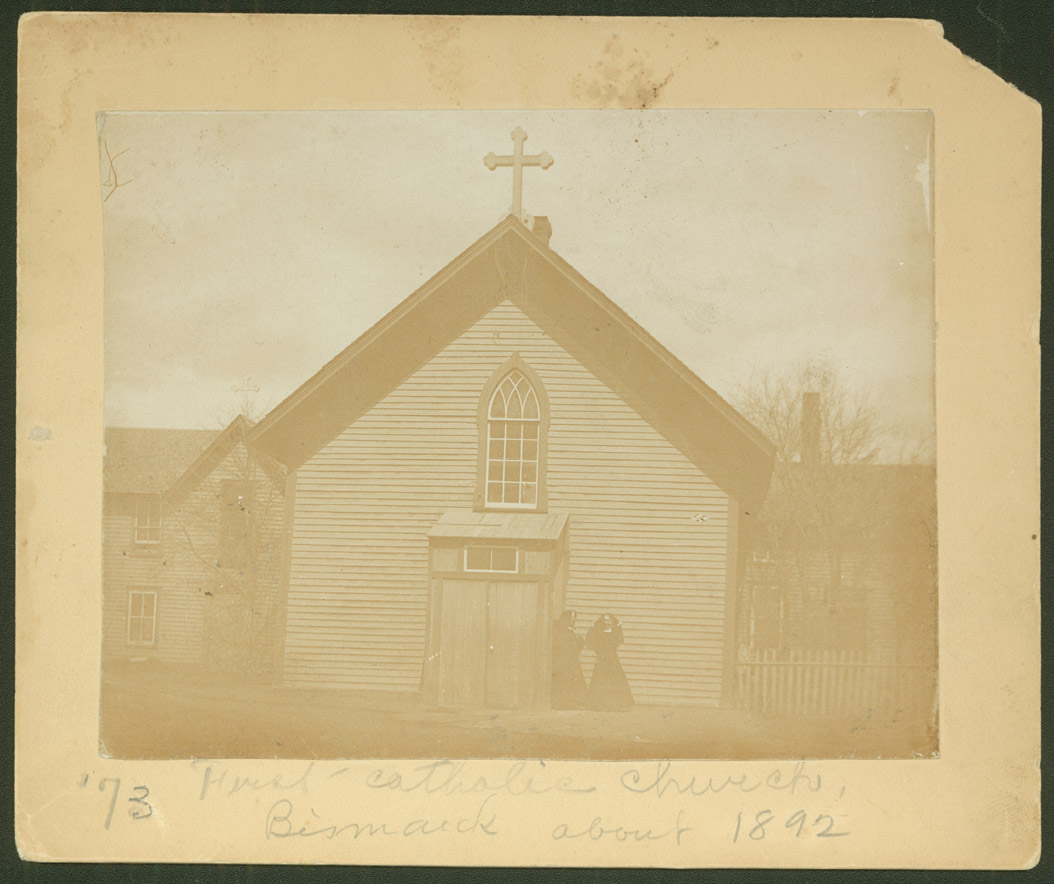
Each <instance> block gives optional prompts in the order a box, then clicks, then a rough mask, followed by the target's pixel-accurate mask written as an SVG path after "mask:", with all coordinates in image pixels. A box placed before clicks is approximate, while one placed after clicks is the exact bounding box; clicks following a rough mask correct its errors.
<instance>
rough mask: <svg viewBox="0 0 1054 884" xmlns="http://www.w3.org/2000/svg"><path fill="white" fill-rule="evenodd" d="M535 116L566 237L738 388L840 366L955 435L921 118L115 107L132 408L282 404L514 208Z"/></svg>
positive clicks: (908, 428)
mask: <svg viewBox="0 0 1054 884" xmlns="http://www.w3.org/2000/svg"><path fill="white" fill-rule="evenodd" d="M517 125H518V126H522V127H523V128H524V129H525V130H526V131H527V133H528V136H529V137H528V141H527V143H526V145H525V150H526V152H527V153H532V154H533V153H538V152H540V151H542V150H545V151H548V152H549V153H550V154H552V156H553V158H554V160H555V163H554V165H553V166H552V167H551V168H549V169H547V170H545V171H542V170H540V169H536V168H529V169H526V170H525V171H524V208H525V210H526V211H528V212H530V213H533V214H536V215H547V216H548V217H549V219H550V221H551V223H552V226H553V236H552V241H551V247H552V248H553V249H554V251H556V252H557V253H558V254H560V255H561V256H562V257H563V258H564V259H565V260H567V261H568V262H570V263H571V264H572V265H573V266H574V267H575V268H576V269H577V270H578V271H579V272H580V273H582V274H583V275H584V276H585V277H586V278H587V279H588V280H590V281H591V282H592V283H593V284H594V285H596V286H597V287H598V288H599V289H600V290H601V291H603V292H604V293H605V294H606V295H607V296H608V297H609V298H611V299H612V300H613V301H614V302H615V303H617V304H618V305H619V306H620V307H622V308H623V309H624V310H626V312H628V313H629V314H630V315H631V316H633V317H634V318H635V319H636V320H637V321H638V322H639V323H640V324H641V325H643V326H644V327H645V328H646V329H648V331H649V332H651V333H652V334H653V335H654V336H655V337H656V338H657V339H658V340H659V341H660V342H662V343H663V344H664V345H665V346H666V347H668V348H669V349H670V350H672V351H673V352H674V353H675V354H676V355H677V356H678V357H679V358H680V359H681V360H683V361H684V362H685V363H686V364H687V365H688V367H689V368H691V369H692V370H693V371H695V372H696V373H697V374H698V375H699V376H700V377H701V378H702V379H703V380H704V381H706V382H707V383H708V384H710V386H712V387H713V388H714V389H716V390H717V392H718V393H720V394H722V395H724V396H726V397H731V395H732V392H733V388H734V384H735V381H736V379H738V378H745V377H747V376H749V375H750V373H751V372H752V371H756V370H764V369H766V368H771V369H774V370H777V371H779V370H785V369H788V368H790V367H791V366H794V365H797V364H800V363H801V362H803V361H805V360H819V361H822V362H825V363H827V364H829V365H830V366H832V367H835V368H837V369H838V370H839V371H840V372H841V373H842V374H843V376H844V377H845V378H846V379H847V380H849V381H850V382H852V383H855V384H859V385H861V386H863V387H866V388H868V389H870V390H871V391H872V393H873V395H874V396H875V397H876V399H877V401H878V402H879V403H880V405H881V407H882V409H883V412H884V414H885V416H886V417H887V418H888V420H889V421H891V422H893V423H895V424H897V425H899V426H902V427H903V428H904V430H905V433H906V435H908V436H910V437H918V438H928V437H930V436H932V432H933V359H934V355H933V234H932V215H931V211H932V201H931V165H930V150H931V144H930V142H931V138H932V117H931V115H930V114H929V113H927V112H920V111H870V112H866V113H864V112H861V111H765V110H759V111H752V110H748V111H742V110H716V111H695V110H683V111H501V112H494V111H486V112H476V111H437V112H405V111H354V112H331V111H315V112H287V113H183V112H173V113H119V114H108V115H106V116H105V118H104V119H101V120H100V155H101V165H100V174H101V179H100V181H101V185H102V187H101V198H105V200H104V202H102V210H103V216H104V233H105V335H106V337H105V359H106V387H105V419H106V423H107V424H108V425H111V426H114V425H117V426H144V427H145V426H150V427H189V428H217V426H218V415H221V414H229V413H230V412H231V409H232V408H234V407H235V406H236V403H237V402H238V400H239V395H238V394H236V393H234V392H233V391H232V386H234V385H236V384H238V383H239V382H240V380H241V379H244V378H245V377H246V376H248V377H250V378H251V379H252V381H253V382H254V383H255V384H257V385H258V386H259V387H260V388H261V389H260V393H259V394H258V395H257V396H256V402H255V408H254V412H255V414H256V415H257V416H262V415H263V414H264V413H265V412H266V411H267V410H269V409H270V408H271V407H273V406H274V405H277V404H278V403H279V402H280V401H281V400H282V399H284V398H285V397H286V396H287V395H288V394H289V393H291V392H293V390H295V389H296V388H297V387H298V386H299V385H300V384H302V383H303V382H304V381H305V380H307V378H308V377H310V376H311V375H312V374H314V372H316V371H317V370H318V369H319V368H320V367H321V366H322V365H323V363H325V362H326V361H327V360H329V359H331V358H332V357H333V356H334V355H336V354H337V353H338V352H340V351H341V350H342V349H343V348H344V347H346V346H347V345H348V344H350V343H351V342H352V341H353V340H355V338H357V337H358V336H359V335H360V334H361V333H362V332H363V331H365V330H366V329H367V328H369V327H370V326H371V325H372V324H373V323H374V322H376V321H377V320H378V319H380V318H381V317H382V316H383V315H384V314H385V313H387V312H388V311H389V310H390V309H391V308H393V307H394V306H396V305H397V304H398V303H400V302H401V301H402V300H403V299H405V298H406V297H407V296H408V295H410V294H411V292H413V291H414V290H415V289H416V288H417V287H418V286H419V285H421V283H423V282H424V281H425V280H427V279H428V278H429V277H430V276H432V275H433V274H434V273H435V272H436V271H438V270H439V269H441V268H442V267H443V266H444V265H445V264H447V263H448V262H449V261H451V260H452V259H453V258H455V257H456V256H457V255H458V254H460V253H461V252H462V251H463V250H464V249H466V248H467V247H468V246H469V245H471V244H472V243H473V242H474V241H475V240H476V239H478V238H479V237H480V236H482V235H483V234H484V233H486V232H487V231H488V230H489V229H490V228H491V227H493V226H494V225H495V224H496V223H497V222H498V221H499V220H501V218H502V217H504V215H505V214H506V212H507V209H508V205H509V199H510V193H511V177H512V176H511V173H510V171H509V170H508V169H498V170H496V171H493V172H492V171H489V170H488V169H487V168H486V167H485V166H484V164H483V156H484V155H485V154H486V153H488V152H489V151H494V152H495V153H498V154H506V153H510V152H511V149H512V141H511V140H510V138H509V133H510V132H511V130H512V129H513V128H515V127H516V126H517ZM107 150H108V151H109V154H110V155H111V156H116V155H117V154H120V156H119V157H117V158H116V159H115V160H114V169H116V172H117V182H118V183H119V184H120V186H119V187H118V188H117V189H113V188H112V183H113V177H112V173H111V170H110V163H109V162H108V160H107Z"/></svg>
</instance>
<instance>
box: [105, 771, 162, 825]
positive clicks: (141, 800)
mask: <svg viewBox="0 0 1054 884" xmlns="http://www.w3.org/2000/svg"><path fill="white" fill-rule="evenodd" d="M108 784H112V785H113V792H112V793H111V794H110V807H109V810H107V811H106V822H104V823H103V828H104V829H109V828H110V823H111V822H112V821H113V812H114V809H115V808H116V807H117V795H118V793H119V792H120V791H121V781H120V780H119V779H118V778H117V777H107V778H106V779H104V780H99V791H100V792H105V791H106V787H107V785H108ZM132 792H133V793H134V794H133V795H132V797H131V798H129V799H128V803H129V804H131V805H132V806H131V807H129V808H128V815H129V816H130V817H131V818H132V819H133V820H145V819H146V818H147V817H149V816H151V815H153V813H154V808H153V807H152V806H151V804H150V802H149V801H148V800H147V799H148V798H149V797H150V790H149V789H148V788H147V787H146V786H133V787H132Z"/></svg>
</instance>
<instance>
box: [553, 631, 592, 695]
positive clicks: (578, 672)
mask: <svg viewBox="0 0 1054 884" xmlns="http://www.w3.org/2000/svg"><path fill="white" fill-rule="evenodd" d="M583 643H584V639H583V638H582V637H581V636H580V635H579V634H578V633H577V632H575V612H574V611H564V612H563V613H562V614H561V615H560V617H559V619H558V620H557V621H556V622H555V623H554V624H553V689H552V695H551V702H552V705H553V708H554V709H581V708H582V707H583V706H585V703H586V681H585V678H583V676H582V664H581V662H579V659H578V657H579V655H580V654H581V653H582V645H583Z"/></svg>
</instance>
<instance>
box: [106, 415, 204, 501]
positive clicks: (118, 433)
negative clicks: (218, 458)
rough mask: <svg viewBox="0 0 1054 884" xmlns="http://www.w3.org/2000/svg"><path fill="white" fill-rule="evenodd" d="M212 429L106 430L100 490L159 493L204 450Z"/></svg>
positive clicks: (119, 428) (123, 492)
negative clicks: (101, 488)
mask: <svg viewBox="0 0 1054 884" xmlns="http://www.w3.org/2000/svg"><path fill="white" fill-rule="evenodd" d="M217 435H219V434H218V432H217V431H216V430H171V429H145V428H140V427H107V428H106V430H105V432H104V435H103V440H104V443H105V446H106V449H105V450H106V454H105V456H104V458H103V490H104V491H107V492H110V493H119V494H160V493H161V492H163V491H166V490H167V489H168V488H169V487H170V486H171V485H172V483H173V482H175V481H176V479H178V478H179V477H180V475H182V474H183V472H184V471H185V470H186V469H187V467H188V466H190V464H192V463H193V462H194V461H195V459H196V458H197V457H198V456H199V455H200V454H201V453H202V452H203V451H204V450H205V449H206V448H207V447H208V445H209V443H210V442H212V441H213V440H214V439H215V438H216V436H217Z"/></svg>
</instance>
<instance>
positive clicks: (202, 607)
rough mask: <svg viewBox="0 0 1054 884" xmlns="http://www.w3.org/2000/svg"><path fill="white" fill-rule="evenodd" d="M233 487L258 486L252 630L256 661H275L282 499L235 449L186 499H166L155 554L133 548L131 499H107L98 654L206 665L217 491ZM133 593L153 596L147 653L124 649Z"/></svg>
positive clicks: (217, 519) (219, 505)
mask: <svg viewBox="0 0 1054 884" xmlns="http://www.w3.org/2000/svg"><path fill="white" fill-rule="evenodd" d="M232 480H233V481H239V480H241V481H244V480H250V481H252V482H254V483H255V485H254V487H255V488H256V503H255V506H256V516H257V518H258V519H260V520H261V523H262V528H261V531H260V539H261V542H260V543H259V544H258V549H257V556H258V559H257V569H256V570H257V573H258V580H257V584H256V585H257V588H256V592H255V597H254V600H253V603H252V611H251V618H252V623H251V627H250V628H251V631H252V636H253V638H252V640H253V643H254V644H255V645H256V646H258V647H259V648H260V654H259V655H258V656H259V657H261V658H265V659H267V660H268V661H270V660H272V659H273V654H272V653H268V651H267V649H268V648H273V647H274V644H275V642H276V641H277V634H276V625H275V624H276V619H277V618H276V616H275V614H276V603H277V599H278V570H277V569H278V561H279V555H280V542H279V538H280V535H281V529H282V499H281V495H280V494H279V493H278V490H277V488H276V487H275V486H274V485H273V483H272V482H271V481H270V479H269V478H268V476H267V475H266V473H264V471H263V470H261V469H259V468H258V467H256V465H255V463H254V461H253V460H252V459H250V458H247V457H246V454H245V449H244V446H243V445H241V444H240V443H239V444H237V445H236V446H234V447H233V448H232V450H231V451H230V452H229V453H228V454H227V456H226V457H225V458H224V459H223V460H222V461H221V462H220V463H219V464H218V465H217V466H216V467H214V468H213V469H212V470H211V471H210V472H209V473H208V475H207V476H206V477H205V478H204V479H203V480H202V481H201V482H200V483H197V484H196V485H194V486H193V487H192V488H191V489H190V490H189V491H188V492H187V493H185V494H182V495H180V496H179V497H178V498H175V499H172V498H169V499H166V501H165V503H164V505H163V509H162V522H161V543H160V547H159V548H158V549H157V550H156V551H150V552H142V551H137V550H136V549H135V545H134V543H133V522H134V511H135V495H131V494H120V495H116V494H110V495H107V499H106V506H105V511H104V519H103V587H104V591H103V600H104V601H103V624H104V645H103V647H104V654H106V655H107V656H108V657H114V656H126V657H142V656H148V657H155V658H157V659H159V660H162V661H165V662H169V663H208V662H210V656H209V648H208V647H207V641H206V632H207V630H206V619H207V614H208V606H209V605H210V604H212V602H211V600H212V599H215V598H216V594H215V590H216V586H215V583H216V572H217V569H216V558H217V545H218V542H219V528H220V518H221V509H222V485H223V483H224V482H225V481H232ZM138 588H143V589H148V590H154V591H156V592H157V621H156V635H155V641H154V645H153V647H150V648H144V647H141V646H129V645H128V643H127V628H128V627H127V619H128V592H129V591H130V590H132V589H138ZM219 638H221V639H223V638H224V636H222V635H221V636H219ZM233 646H234V645H233V644H232V645H231V646H230V647H233ZM213 650H216V649H215V648H214V649H213ZM219 650H221V651H222V650H223V649H222V648H221V649H219ZM214 657H215V655H214Z"/></svg>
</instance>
